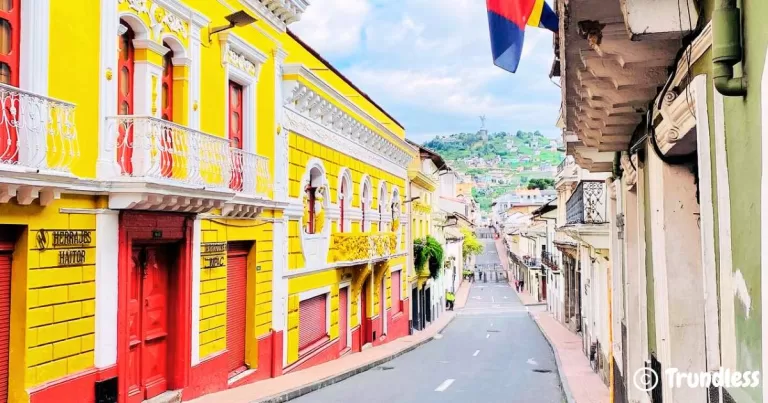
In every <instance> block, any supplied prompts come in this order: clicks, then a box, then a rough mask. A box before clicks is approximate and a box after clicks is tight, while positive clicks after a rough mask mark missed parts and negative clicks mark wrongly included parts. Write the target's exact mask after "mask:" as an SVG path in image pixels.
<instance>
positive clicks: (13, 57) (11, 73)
mask: <svg viewBox="0 0 768 403" xmlns="http://www.w3.org/2000/svg"><path fill="white" fill-rule="evenodd" d="M20 38H21V0H4V1H0V83H3V84H8V85H12V86H14V87H18V86H19V60H20V59H19V56H20V53H21V52H20V50H21V49H20ZM9 95H10V94H8V93H6V94H4V96H3V98H4V101H3V102H4V105H3V108H4V109H5V111H4V114H5V116H6V118H5V119H3V121H2V126H0V162H15V161H18V160H19V147H18V142H17V141H18V132H17V130H16V126H15V125H14V124H12V122H11V121H12V120H14V119H16V118H21V116H20V114H19V111H20V109H19V99H18V97H15V96H14V97H11V96H9Z"/></svg>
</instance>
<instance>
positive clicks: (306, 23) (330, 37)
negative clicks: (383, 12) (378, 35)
mask: <svg viewBox="0 0 768 403" xmlns="http://www.w3.org/2000/svg"><path fill="white" fill-rule="evenodd" d="M370 12H371V4H370V3H369V2H368V0H313V1H312V4H311V5H310V6H309V7H308V8H307V11H305V12H304V14H303V15H302V18H301V21H299V22H298V23H296V24H294V25H291V29H292V30H293V31H294V32H296V33H297V34H298V35H299V37H301V39H302V40H305V41H306V42H307V43H308V44H309V45H310V46H312V47H313V48H314V49H315V50H317V51H318V52H320V53H321V54H323V55H324V56H328V57H332V56H339V55H341V56H344V55H348V54H351V53H353V52H355V51H356V50H357V49H358V48H359V47H360V41H361V36H362V35H361V34H362V30H363V25H364V24H365V22H366V21H367V19H368V16H369V14H370Z"/></svg>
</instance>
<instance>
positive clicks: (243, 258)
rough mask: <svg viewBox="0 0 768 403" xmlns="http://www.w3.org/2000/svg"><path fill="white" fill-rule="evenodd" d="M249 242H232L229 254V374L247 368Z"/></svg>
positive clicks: (234, 373)
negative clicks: (246, 329) (246, 334)
mask: <svg viewBox="0 0 768 403" xmlns="http://www.w3.org/2000/svg"><path fill="white" fill-rule="evenodd" d="M248 249H250V248H249V245H247V244H240V243H237V244H230V246H229V252H228V254H227V354H228V356H229V359H228V362H229V367H228V370H229V376H230V377H232V376H234V375H237V374H238V373H240V372H242V371H244V370H245V369H246V366H245V316H246V306H247V304H246V297H247V292H248V271H247V260H248Z"/></svg>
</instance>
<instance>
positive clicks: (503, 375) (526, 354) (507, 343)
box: [294, 239, 563, 403]
mask: <svg viewBox="0 0 768 403" xmlns="http://www.w3.org/2000/svg"><path fill="white" fill-rule="evenodd" d="M481 241H483V242H484V243H486V252H487V251H488V250H491V251H493V253H492V254H489V255H487V256H486V254H484V255H483V261H484V262H485V261H486V259H491V260H493V257H494V256H495V259H496V262H498V256H496V253H495V250H496V249H495V247H494V244H493V240H490V239H481ZM487 263H493V261H488V262H487ZM294 401H296V402H299V403H325V402H328V403H358V402H382V403H384V402H386V403H389V402H398V403H410V402H413V403H424V402H440V403H453V402H455V403H496V402H498V403H561V402H563V394H562V390H561V387H560V381H559V378H558V376H557V368H556V366H555V358H554V356H553V355H552V350H551V349H550V348H549V345H548V344H547V342H546V340H545V339H544V337H543V336H542V335H541V333H540V331H539V329H538V327H537V326H536V324H535V323H534V322H533V320H532V319H531V318H530V317H529V315H528V312H527V310H526V307H525V306H523V305H522V304H521V303H520V301H519V299H518V298H517V296H516V295H515V293H514V291H513V290H512V288H510V287H509V286H508V285H506V284H504V283H490V282H489V283H474V284H473V286H472V288H471V290H470V294H469V300H468V302H467V305H466V306H465V307H464V309H462V310H460V311H458V312H457V316H456V319H454V321H453V322H452V323H451V324H450V325H448V327H447V328H446V329H445V330H444V331H443V333H442V337H441V338H439V339H436V340H433V341H431V342H429V343H427V344H425V345H424V346H422V347H420V348H418V349H416V350H414V351H412V352H410V353H408V354H404V355H402V356H400V357H398V358H396V359H395V360H393V361H390V362H388V363H386V364H384V365H382V366H380V367H377V368H374V369H371V370H369V371H367V372H363V373H361V374H359V375H356V376H354V377H352V378H349V379H347V380H345V381H342V382H340V383H337V384H335V385H332V386H329V387H327V388H324V389H320V390H318V391H316V392H313V393H310V394H308V395H305V396H303V397H301V398H299V399H296V400H294Z"/></svg>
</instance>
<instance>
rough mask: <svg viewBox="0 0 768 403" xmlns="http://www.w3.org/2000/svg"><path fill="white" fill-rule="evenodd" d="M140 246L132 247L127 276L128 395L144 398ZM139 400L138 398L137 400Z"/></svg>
mask: <svg viewBox="0 0 768 403" xmlns="http://www.w3.org/2000/svg"><path fill="white" fill-rule="evenodd" d="M141 255H142V251H141V249H140V248H133V251H132V256H131V271H130V274H129V276H128V312H127V314H128V318H127V320H128V323H127V326H126V328H127V329H128V354H127V359H128V382H127V384H128V396H129V397H130V396H135V395H140V399H141V400H143V399H144V390H143V388H142V382H141V303H140V301H141V263H140V262H141V259H142V256H141ZM139 401H140V400H139Z"/></svg>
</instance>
